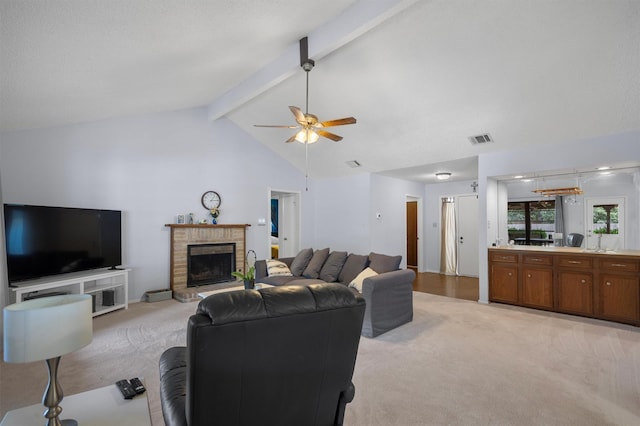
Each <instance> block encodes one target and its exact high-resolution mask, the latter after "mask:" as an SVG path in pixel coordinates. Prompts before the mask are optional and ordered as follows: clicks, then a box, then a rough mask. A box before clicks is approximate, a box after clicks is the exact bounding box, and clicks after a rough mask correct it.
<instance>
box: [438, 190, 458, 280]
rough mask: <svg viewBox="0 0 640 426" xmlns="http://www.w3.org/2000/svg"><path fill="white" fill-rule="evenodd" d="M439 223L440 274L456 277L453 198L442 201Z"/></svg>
mask: <svg viewBox="0 0 640 426" xmlns="http://www.w3.org/2000/svg"><path fill="white" fill-rule="evenodd" d="M441 223H442V236H441V238H440V241H441V248H440V272H441V273H443V274H446V275H456V272H457V268H456V265H457V264H458V259H457V257H458V255H457V250H456V249H457V245H456V210H455V203H454V199H453V198H443V199H442V220H441Z"/></svg>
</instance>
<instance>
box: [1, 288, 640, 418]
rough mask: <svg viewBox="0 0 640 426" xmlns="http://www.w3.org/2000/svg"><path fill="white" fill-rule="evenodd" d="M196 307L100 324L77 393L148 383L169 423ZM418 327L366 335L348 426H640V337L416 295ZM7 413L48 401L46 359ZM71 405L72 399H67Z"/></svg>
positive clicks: (74, 363)
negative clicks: (164, 386)
mask: <svg viewBox="0 0 640 426" xmlns="http://www.w3.org/2000/svg"><path fill="white" fill-rule="evenodd" d="M195 308H196V303H178V302H175V301H172V300H170V301H164V302H158V303H137V304H133V305H131V306H130V309H129V310H127V311H117V312H113V313H110V314H107V315H104V316H101V317H97V318H95V320H94V340H93V342H92V343H91V344H90V345H89V346H87V347H85V348H83V349H82V350H80V351H78V352H76V353H74V354H71V355H68V356H65V357H63V358H62V361H61V365H60V372H59V379H60V382H61V384H62V385H63V387H64V391H65V393H66V394H73V393H77V392H82V391H85V390H90V389H94V388H97V387H101V386H105V385H108V384H111V383H114V382H115V381H116V380H119V379H121V378H130V377H134V376H144V378H145V380H146V384H147V388H148V397H149V404H150V410H151V415H152V419H153V425H155V426H157V425H163V421H162V413H161V409H160V402H159V396H158V358H159V356H160V354H161V353H162V351H163V350H164V349H166V348H168V347H170V346H174V345H183V344H185V327H186V321H187V318H188V316H189V315H190V314H192V313H193V312H194V310H195ZM414 310H415V313H414V321H413V322H412V323H410V324H406V325H404V326H402V327H400V328H397V329H395V330H392V331H391V332H388V333H386V334H384V335H382V336H379V337H377V338H375V339H368V338H362V339H361V342H360V350H359V353H358V360H357V364H356V371H355V373H354V378H353V382H354V383H355V386H356V397H355V400H354V401H353V402H352V403H351V404H349V405H348V406H347V412H346V416H345V424H346V425H363V426H364V425H381V426H382V425H384V426H388V425H445V424H446V425H629V426H631V425H638V424H640V329H638V328H636V327H631V326H625V325H621V324H615V323H609V322H604V321H598V320H590V319H585V318H579V317H573V316H567V315H560V314H554V313H546V312H541V311H535V310H529V309H524V308H517V307H509V306H505V305H499V304H490V305H482V304H479V303H476V302H471V301H465V300H460V299H453V298H447V297H442V296H435V295H431V294H426V293H414ZM0 367H1V372H0V400H1V402H0V413H1V414H2V415H4V413H5V412H6V411H8V410H11V409H14V408H18V407H22V406H25V405H30V404H34V403H38V402H40V399H41V397H42V391H43V390H44V387H45V386H46V375H47V373H46V367H45V364H44V362H41V363H33V364H4V363H2V364H0ZM62 406H63V408H64V401H63V403H62Z"/></svg>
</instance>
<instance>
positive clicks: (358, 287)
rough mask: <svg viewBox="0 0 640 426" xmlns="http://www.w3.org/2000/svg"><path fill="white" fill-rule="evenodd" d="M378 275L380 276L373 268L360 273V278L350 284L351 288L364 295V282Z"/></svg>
mask: <svg viewBox="0 0 640 426" xmlns="http://www.w3.org/2000/svg"><path fill="white" fill-rule="evenodd" d="M376 275H378V273H377V272H376V271H374V270H373V269H371V268H366V269H365V270H364V271H362V272H360V273H359V274H358V276H357V277H355V278H354V279H353V281H351V282H350V283H349V287H353V288H355V289H356V290H358V291H359V292H360V293H362V283H363V282H364V280H365V279H366V278H369V277H375V276H376Z"/></svg>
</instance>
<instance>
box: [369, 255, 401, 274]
mask: <svg viewBox="0 0 640 426" xmlns="http://www.w3.org/2000/svg"><path fill="white" fill-rule="evenodd" d="M401 261H402V256H388V255H386V254H378V253H373V252H371V253H369V267H370V268H371V269H373V270H374V271H376V272H377V273H379V274H383V273H385V272H391V271H395V270H397V269H398V268H400V262H401Z"/></svg>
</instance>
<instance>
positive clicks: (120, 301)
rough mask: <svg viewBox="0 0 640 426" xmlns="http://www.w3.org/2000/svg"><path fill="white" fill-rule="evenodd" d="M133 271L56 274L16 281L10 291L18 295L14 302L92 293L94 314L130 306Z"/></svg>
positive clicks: (103, 270)
mask: <svg viewBox="0 0 640 426" xmlns="http://www.w3.org/2000/svg"><path fill="white" fill-rule="evenodd" d="M130 270H131V269H117V268H116V269H98V270H94V271H83V272H73V273H70V274H63V275H55V276H51V277H45V278H39V279H37V280H30V281H24V282H19V283H16V284H14V287H11V291H12V292H13V294H15V300H14V302H15V303H19V302H22V301H24V300H25V299H27V298H33V297H44V296H46V295H53V294H54V293H55V294H59V293H70V294H91V295H92V296H93V302H94V303H93V305H94V309H93V316H94V317H95V316H98V315H102V314H106V313H107V312H111V311H115V310H117V309H128V307H129V271H130Z"/></svg>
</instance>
